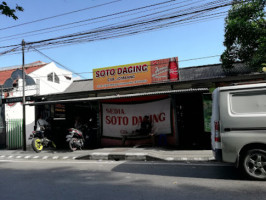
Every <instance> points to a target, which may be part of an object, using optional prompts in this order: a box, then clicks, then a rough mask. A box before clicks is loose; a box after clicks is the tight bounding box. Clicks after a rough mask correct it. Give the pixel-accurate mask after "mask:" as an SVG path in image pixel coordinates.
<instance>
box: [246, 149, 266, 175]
mask: <svg viewBox="0 0 266 200" xmlns="http://www.w3.org/2000/svg"><path fill="white" fill-rule="evenodd" d="M241 164H242V170H243V173H244V175H246V176H247V177H248V178H250V179H255V180H266V151H265V150H261V149H252V150H249V151H247V152H246V154H245V155H244V157H243V159H242V163H241Z"/></svg>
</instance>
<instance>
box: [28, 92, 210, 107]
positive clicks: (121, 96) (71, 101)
mask: <svg viewBox="0 0 266 200" xmlns="http://www.w3.org/2000/svg"><path fill="white" fill-rule="evenodd" d="M198 92H200V93H204V92H209V89H208V88H191V89H181V90H166V91H157V92H144V93H134V94H123V95H119V94H118V95H110V96H102V97H87V98H79V99H74V98H73V99H65V100H54V101H42V102H31V103H27V104H26V105H31V106H34V105H43V104H57V103H74V102H87V101H99V100H111V99H121V98H134V97H143V96H152V95H167V94H183V93H198Z"/></svg>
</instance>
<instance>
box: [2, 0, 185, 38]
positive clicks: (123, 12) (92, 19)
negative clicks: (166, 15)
mask: <svg viewBox="0 0 266 200" xmlns="http://www.w3.org/2000/svg"><path fill="white" fill-rule="evenodd" d="M173 1H176V0H168V1H164V2H161V3H157V4H151V5H148V6H143V7H139V8H135V9H130V10H126V11H121V12H117V13H113V14H108V15H103V16H100V17H94V18H89V19H86V20H80V21H76V22H71V23H66V24H62V25H57V26H52V27H48V28H43V29H38V30H32V31H28V32H24V33H20V34H14V35H9V36H5V37H0V39H5V40H4V41H6V39H7V38H10V37H11V39H14V38H13V37H15V38H16V39H17V37H18V36H23V35H25V34H26V35H27V34H29V33H32V32H34V34H30V35H29V36H32V35H39V34H41V33H39V34H36V32H41V31H47V30H51V29H55V28H60V27H65V26H69V25H73V24H80V23H83V22H88V21H95V20H98V19H105V18H107V17H112V16H117V15H121V14H125V13H129V12H133V11H138V10H142V9H146V8H151V7H156V6H158V5H163V4H167V3H170V2H173ZM183 2H185V1H183ZM180 3H182V2H178V3H176V4H180ZM120 17H121V16H118V17H115V18H120ZM115 18H112V19H115ZM106 20H107V19H105V20H104V21H106ZM94 23H97V22H94ZM89 24H92V23H89ZM87 25H88V24H87ZM80 26H84V24H82V25H78V26H74V27H69V28H75V27H80ZM0 30H1V29H0ZM59 30H60V29H59ZM61 30H65V28H64V29H61ZM55 31H58V29H57V30H55ZM51 32H54V31H51ZM45 33H47V32H45ZM48 33H49V32H48Z"/></svg>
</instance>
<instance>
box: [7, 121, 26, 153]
mask: <svg viewBox="0 0 266 200" xmlns="http://www.w3.org/2000/svg"><path fill="white" fill-rule="evenodd" d="M6 133H7V148H8V149H19V148H22V119H10V120H8V121H7V122H6Z"/></svg>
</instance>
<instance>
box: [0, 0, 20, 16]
mask: <svg viewBox="0 0 266 200" xmlns="http://www.w3.org/2000/svg"><path fill="white" fill-rule="evenodd" d="M23 10H24V9H23V8H22V7H21V6H18V5H16V8H15V9H12V8H10V7H9V6H8V5H7V3H6V2H5V1H3V2H2V3H1V4H0V12H1V13H2V14H3V15H6V16H8V17H12V18H13V19H14V20H17V19H18V17H17V16H16V15H15V13H16V11H23Z"/></svg>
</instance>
